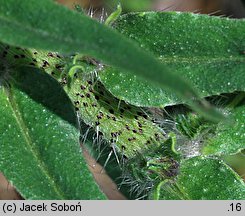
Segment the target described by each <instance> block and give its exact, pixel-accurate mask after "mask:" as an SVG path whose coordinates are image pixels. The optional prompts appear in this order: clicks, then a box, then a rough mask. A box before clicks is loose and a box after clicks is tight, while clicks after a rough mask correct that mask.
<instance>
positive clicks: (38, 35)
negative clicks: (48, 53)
mask: <svg viewBox="0 0 245 216" xmlns="http://www.w3.org/2000/svg"><path fill="white" fill-rule="evenodd" d="M51 11H52V13H51ZM0 24H1V28H0V40H2V41H3V42H5V43H9V44H12V45H17V46H22V47H29V48H37V49H46V50H53V51H59V52H63V53H68V54H70V53H74V52H80V53H81V52H82V53H84V54H87V55H91V56H93V57H96V58H98V59H100V60H103V61H104V62H105V63H109V64H110V65H113V66H116V67H119V68H121V69H122V70H123V71H128V72H130V73H132V74H135V75H137V76H139V77H141V78H144V79H146V80H148V81H150V82H152V83H155V85H157V86H161V87H163V88H164V89H169V90H172V91H174V92H176V94H177V95H178V96H179V97H181V98H185V99H186V100H188V99H190V98H198V95H197V94H196V92H195V91H194V90H193V88H191V87H190V86H189V84H188V83H186V82H185V81H184V80H182V78H180V77H179V76H178V75H177V74H175V73H172V71H169V70H168V69H167V68H166V67H165V66H164V65H163V64H161V63H160V62H159V61H157V60H156V59H155V58H154V57H152V55H150V54H148V53H147V52H145V51H143V50H142V49H140V47H139V46H137V45H136V44H135V43H133V42H131V41H130V40H129V39H128V38H126V37H123V36H122V35H121V34H119V33H117V32H116V31H114V30H112V29H110V28H108V27H106V26H103V25H101V24H99V23H98V22H97V21H95V20H92V19H91V18H89V17H86V16H84V15H82V14H79V13H76V12H73V11H70V10H68V9H66V8H65V7H62V6H59V5H56V4H55V3H53V2H52V1H50V0H42V1H35V0H8V1H4V0H0ZM176 83H178V85H176ZM190 103H191V104H192V105H193V107H195V109H197V110H199V111H200V112H202V113H203V114H204V115H206V116H207V117H209V118H212V119H213V120H219V119H220V118H221V116H220V115H219V114H218V113H216V112H214V111H213V110H212V109H210V107H209V106H208V107H206V106H204V105H202V106H200V105H198V104H196V103H194V102H190ZM212 111H213V112H212Z"/></svg>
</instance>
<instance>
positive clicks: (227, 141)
mask: <svg viewBox="0 0 245 216" xmlns="http://www.w3.org/2000/svg"><path fill="white" fill-rule="evenodd" d="M243 149H245V106H244V105H243V106H240V107H237V108H235V109H234V110H232V111H231V114H230V118H229V119H227V120H225V121H221V122H220V123H219V124H218V126H217V129H216V131H215V135H214V136H212V137H211V138H210V139H209V140H207V141H206V145H205V146H204V148H203V150H202V151H203V154H205V155H210V154H216V155H229V154H236V153H238V152H240V151H241V150H243Z"/></svg>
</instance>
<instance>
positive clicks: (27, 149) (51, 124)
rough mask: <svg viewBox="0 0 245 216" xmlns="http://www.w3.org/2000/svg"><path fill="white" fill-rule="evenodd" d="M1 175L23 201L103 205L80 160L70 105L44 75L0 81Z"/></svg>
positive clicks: (23, 72)
mask: <svg viewBox="0 0 245 216" xmlns="http://www.w3.org/2000/svg"><path fill="white" fill-rule="evenodd" d="M0 112H1V113H2V115H1V116H0V122H1V124H0V133H1V139H0V148H1V152H0V170H1V172H3V173H4V175H5V176H6V177H7V179H8V180H9V181H10V182H11V183H12V184H13V185H14V186H15V187H16V189H17V190H18V191H19V192H20V194H21V195H22V196H23V197H24V198H26V199H49V200H50V199H51V200H52V199H104V198H105V196H104V195H103V194H102V192H100V190H99V188H98V186H97V185H96V184H95V183H94V180H93V178H92V176H91V173H90V172H89V171H88V169H87V167H86V162H85V161H84V160H83V158H82V152H81V149H80V145H79V129H78V125H77V120H76V115H75V112H74V108H73V105H72V104H71V102H70V100H69V99H68V97H67V96H66V94H65V92H64V91H63V90H62V88H61V87H60V85H59V84H58V82H57V81H55V80H54V79H53V78H51V77H50V76H49V75H48V74H45V73H44V72H43V71H40V70H38V69H35V68H32V67H22V68H19V69H18V70H17V71H15V72H13V71H9V70H8V69H6V70H5V71H4V72H3V71H2V72H1V79H0Z"/></svg>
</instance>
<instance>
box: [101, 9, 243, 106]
mask: <svg viewBox="0 0 245 216" xmlns="http://www.w3.org/2000/svg"><path fill="white" fill-rule="evenodd" d="M115 28H116V29H117V30H118V31H119V32H121V33H123V34H124V35H126V36H127V37H129V38H131V39H133V40H135V41H136V42H137V43H138V44H139V45H141V47H143V48H145V49H146V50H148V51H151V52H152V53H154V54H155V56H156V57H158V58H159V59H160V61H161V62H162V63H164V64H165V65H167V66H168V68H170V70H172V71H177V73H178V75H180V76H181V77H184V78H186V80H189V81H190V82H191V83H192V84H193V85H194V86H195V87H196V89H198V90H199V92H200V93H201V96H202V97H206V96H210V95H219V94H220V93H228V92H233V91H236V90H240V91H244V90H245V88H244V87H245V86H244V83H245V76H244V73H245V54H244V51H245V21H244V20H234V19H227V18H217V17H210V16H207V15H194V14H190V13H177V12H171V13H159V12H158V13H156V12H147V13H136V14H128V15H124V16H122V17H121V18H120V19H119V20H118V21H117V22H116V24H115ZM142 64H144V63H143V62H142ZM152 76H154V75H153V74H152ZM100 77H101V80H102V82H103V83H104V85H105V86H106V88H107V89H109V90H110V91H111V93H112V94H114V95H115V96H117V97H118V98H119V99H123V100H125V101H127V102H129V103H131V104H134V105H137V106H146V107H149V106H153V107H164V106H167V105H173V104H176V103H183V100H179V99H178V98H177V97H176V94H175V93H174V92H173V91H172V92H171V93H169V92H166V91H165V89H164V90H163V89H161V88H160V87H158V86H156V85H152V84H151V83H148V82H146V81H142V80H140V79H139V78H138V77H136V76H133V75H131V74H129V73H122V71H120V70H118V69H116V68H109V67H108V68H105V70H104V73H101V74H100ZM178 85H179V82H178V81H177V80H176V81H175V86H176V88H177V86H178Z"/></svg>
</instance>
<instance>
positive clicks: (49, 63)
mask: <svg viewBox="0 0 245 216" xmlns="http://www.w3.org/2000/svg"><path fill="white" fill-rule="evenodd" d="M0 53H1V55H2V59H3V64H6V65H9V67H19V66H21V65H29V66H30V67H38V68H41V69H43V70H44V71H46V72H47V73H49V74H50V75H51V76H53V77H54V78H56V79H57V80H58V81H59V82H60V83H61V85H63V87H64V89H65V90H66V92H67V93H68V95H69V96H70V98H71V99H72V101H73V102H74V106H75V107H76V110H77V112H78V113H79V114H80V117H81V119H82V120H83V121H84V122H85V123H86V125H87V126H88V128H92V129H93V130H94V134H95V136H102V137H103V139H104V140H106V141H107V143H108V144H109V146H110V147H111V149H112V150H113V152H114V153H115V155H116V156H117V161H118V163H121V161H124V162H125V161H127V163H126V165H125V166H124V170H123V177H122V178H123V179H124V180H125V179H126V178H127V179H128V180H129V179H131V180H129V181H128V182H129V183H130V182H131V183H132V182H134V183H136V184H137V185H138V186H139V187H138V188H134V190H135V191H136V192H137V195H140V194H141V193H142V192H143V190H142V188H146V186H147V188H148V189H147V190H149V191H150V189H152V188H153V187H154V185H155V184H158V183H159V182H161V181H163V180H165V179H172V178H174V177H175V176H176V175H177V170H178V166H177V164H178V162H177V160H178V157H176V154H175V153H174V154H173V152H172V151H171V150H169V149H171V148H172V146H173V144H174V142H173V137H171V138H168V136H167V134H165V132H164V130H163V129H162V128H160V127H159V126H158V125H157V124H156V123H155V122H154V120H153V119H152V118H151V117H150V116H149V115H148V114H147V113H146V112H145V111H144V110H143V109H141V108H139V107H135V106H131V105H129V104H127V103H125V102H124V101H119V100H118V99H116V98H115V97H113V96H112V95H111V94H110V93H109V92H108V91H107V90H106V89H105V88H104V87H103V85H102V84H101V83H100V81H99V80H98V78H97V77H96V75H93V73H91V71H92V72H93V71H95V72H96V73H98V71H97V70H98V68H97V62H96V61H95V60H93V59H90V58H84V57H83V58H78V57H79V56H78V57H76V58H75V59H73V58H71V57H61V56H60V55H58V54H57V53H51V52H48V53H47V52H42V51H36V50H25V49H20V48H13V47H9V46H4V45H1V52H0ZM123 183H125V181H124V182H123ZM131 183H130V184H131ZM141 183H142V184H141ZM149 185H151V186H150V187H149ZM131 187H132V188H133V187H134V184H131ZM136 189H137V190H136ZM144 192H145V191H144Z"/></svg>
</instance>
